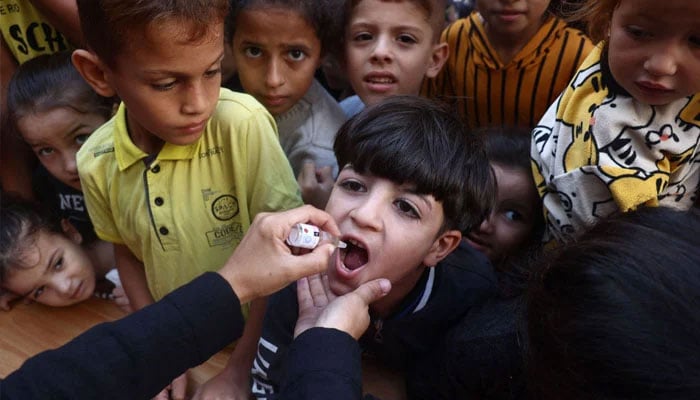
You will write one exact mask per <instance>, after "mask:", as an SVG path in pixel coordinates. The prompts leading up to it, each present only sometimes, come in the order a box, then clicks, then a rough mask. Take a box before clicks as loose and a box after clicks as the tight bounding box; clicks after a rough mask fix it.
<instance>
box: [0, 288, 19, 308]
mask: <svg viewBox="0 0 700 400" xmlns="http://www.w3.org/2000/svg"><path fill="white" fill-rule="evenodd" d="M18 298H19V295H18V294H14V293H12V292H8V291H5V290H3V289H0V310H3V311H10V309H11V308H12V302H13V301H14V300H16V299H18Z"/></svg>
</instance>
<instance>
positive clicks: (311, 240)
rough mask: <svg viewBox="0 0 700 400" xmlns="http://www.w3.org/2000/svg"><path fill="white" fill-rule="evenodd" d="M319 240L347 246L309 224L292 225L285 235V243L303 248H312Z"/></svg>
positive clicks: (342, 247) (343, 246) (341, 246)
mask: <svg viewBox="0 0 700 400" xmlns="http://www.w3.org/2000/svg"><path fill="white" fill-rule="evenodd" d="M321 240H325V241H326V242H330V243H333V244H334V245H335V246H338V247H340V248H341V249H344V248H346V247H347V244H345V242H343V241H341V240H340V239H338V238H337V237H336V236H333V235H331V234H330V233H328V232H326V231H322V230H321V229H319V228H318V227H317V226H314V225H309V224H296V225H294V226H293V227H292V231H291V232H289V237H287V244H288V245H290V246H293V247H301V248H304V249H314V248H316V246H318V244H319V243H320V242H321Z"/></svg>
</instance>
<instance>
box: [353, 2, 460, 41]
mask: <svg viewBox="0 0 700 400" xmlns="http://www.w3.org/2000/svg"><path fill="white" fill-rule="evenodd" d="M380 1H382V2H385V3H412V4H415V5H416V6H418V7H419V8H421V9H423V11H425V15H426V16H427V17H428V18H427V20H428V21H429V22H430V26H431V27H432V28H433V40H434V41H435V42H436V43H437V42H438V41H439V40H440V35H441V34H442V30H443V28H444V27H445V23H446V21H447V20H446V18H445V10H447V5H448V4H447V2H448V0H380ZM360 2H362V0H350V1H347V2H346V4H347V6H346V9H345V17H344V18H343V26H344V27H345V28H346V29H347V27H348V24H349V23H350V15H352V10H353V9H354V8H355V7H356V6H357V5H358V4H360Z"/></svg>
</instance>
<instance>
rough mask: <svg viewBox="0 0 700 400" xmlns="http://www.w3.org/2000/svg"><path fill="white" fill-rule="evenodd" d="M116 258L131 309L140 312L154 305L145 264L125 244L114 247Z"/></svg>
mask: <svg viewBox="0 0 700 400" xmlns="http://www.w3.org/2000/svg"><path fill="white" fill-rule="evenodd" d="M114 258H115V260H116V263H117V271H119V279H121V281H122V286H123V287H124V291H125V292H126V296H127V297H128V298H129V303H130V304H131V309H132V310H140V309H142V308H144V307H146V306H147V305H149V304H152V303H153V302H154V301H155V300H154V299H153V296H152V295H151V292H150V290H149V289H148V282H147V281H146V272H145V271H144V267H143V263H142V262H141V261H139V260H138V259H137V258H136V256H134V254H133V253H132V252H131V250H129V248H128V247H126V246H125V245H123V244H115V245H114Z"/></svg>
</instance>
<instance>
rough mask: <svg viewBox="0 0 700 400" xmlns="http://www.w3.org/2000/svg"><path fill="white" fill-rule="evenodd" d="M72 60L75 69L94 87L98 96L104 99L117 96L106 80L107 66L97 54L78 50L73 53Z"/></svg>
mask: <svg viewBox="0 0 700 400" xmlns="http://www.w3.org/2000/svg"><path fill="white" fill-rule="evenodd" d="M71 60H72V61H73V65H74V66H75V69H77V70H78V72H80V75H82V76H83V79H85V81H87V83H88V84H90V86H92V88H93V89H94V90H95V92H97V94H99V95H100V96H102V97H113V96H115V95H116V93H115V92H114V89H112V85H110V84H109V82H108V81H107V79H106V76H105V75H106V72H107V69H106V66H105V65H104V63H102V61H101V60H100V59H99V57H97V55H96V54H95V53H92V52H90V51H88V50H85V49H78V50H75V51H73V55H72V57H71Z"/></svg>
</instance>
